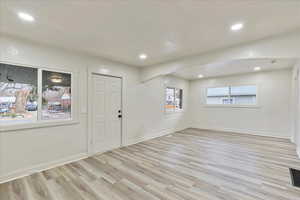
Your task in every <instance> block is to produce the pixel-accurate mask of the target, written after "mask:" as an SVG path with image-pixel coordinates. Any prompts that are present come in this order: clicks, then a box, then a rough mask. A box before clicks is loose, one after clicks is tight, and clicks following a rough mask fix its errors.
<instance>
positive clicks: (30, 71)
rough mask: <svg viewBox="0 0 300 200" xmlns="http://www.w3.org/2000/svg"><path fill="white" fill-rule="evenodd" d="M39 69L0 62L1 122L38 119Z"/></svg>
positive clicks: (10, 122)
mask: <svg viewBox="0 0 300 200" xmlns="http://www.w3.org/2000/svg"><path fill="white" fill-rule="evenodd" d="M37 99H38V95H37V69H34V68H29V67H20V66H15V65H7V64H1V63H0V124H5V125H8V124H12V123H16V122H21V123H24V122H34V121H36V120H37V109H38V104H37Z"/></svg>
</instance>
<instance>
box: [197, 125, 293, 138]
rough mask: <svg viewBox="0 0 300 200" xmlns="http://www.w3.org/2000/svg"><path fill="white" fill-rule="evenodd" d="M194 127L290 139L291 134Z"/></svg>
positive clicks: (204, 128)
mask: <svg viewBox="0 0 300 200" xmlns="http://www.w3.org/2000/svg"><path fill="white" fill-rule="evenodd" d="M192 128H197V129H203V130H212V131H222V132H232V133H241V134H249V135H257V136H266V137H275V138H281V139H289V140H290V136H289V135H287V136H283V135H284V134H277V135H274V133H273V132H268V131H256V130H247V129H234V128H220V127H208V126H192Z"/></svg>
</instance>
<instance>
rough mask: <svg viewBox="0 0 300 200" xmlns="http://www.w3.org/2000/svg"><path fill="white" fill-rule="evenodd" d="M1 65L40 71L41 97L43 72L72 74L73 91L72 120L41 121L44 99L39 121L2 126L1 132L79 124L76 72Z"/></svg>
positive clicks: (12, 63)
mask: <svg viewBox="0 0 300 200" xmlns="http://www.w3.org/2000/svg"><path fill="white" fill-rule="evenodd" d="M0 63H1V64H8V65H16V66H20V67H30V68H34V69H37V70H38V83H37V85H38V95H39V97H41V95H42V76H41V75H42V71H43V70H45V71H53V72H58V73H68V74H71V91H72V101H71V118H70V119H60V120H42V119H41V112H42V110H41V108H42V107H41V105H42V98H38V108H39V109H38V110H37V112H38V114H37V115H38V116H37V121H33V122H24V123H22V122H16V123H12V124H8V125H0V132H4V131H16V130H24V129H34V128H43V127H51V126H64V125H72V124H79V117H78V96H77V95H78V82H77V80H78V79H77V75H78V72H77V71H74V70H63V69H59V68H54V67H53V68H52V67H39V66H34V65H26V64H21V63H15V62H8V61H1V60H0Z"/></svg>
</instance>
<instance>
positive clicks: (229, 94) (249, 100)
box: [206, 85, 257, 105]
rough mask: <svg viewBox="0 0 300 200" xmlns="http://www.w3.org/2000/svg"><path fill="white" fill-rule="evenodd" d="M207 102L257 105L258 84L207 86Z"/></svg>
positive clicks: (212, 103)
mask: <svg viewBox="0 0 300 200" xmlns="http://www.w3.org/2000/svg"><path fill="white" fill-rule="evenodd" d="M206 104H211V105H226V104H229V105H256V104H257V86H255V85H248V86H228V87H218V88H207V93H206Z"/></svg>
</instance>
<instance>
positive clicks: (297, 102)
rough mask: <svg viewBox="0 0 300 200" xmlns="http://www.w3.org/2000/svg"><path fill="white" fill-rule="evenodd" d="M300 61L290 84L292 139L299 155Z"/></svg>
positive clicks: (294, 69)
mask: <svg viewBox="0 0 300 200" xmlns="http://www.w3.org/2000/svg"><path fill="white" fill-rule="evenodd" d="M299 71H300V62H298V63H297V64H296V65H295V67H294V68H293V84H292V97H293V99H292V112H291V115H292V116H293V121H292V129H293V135H292V141H293V142H294V143H295V144H296V145H297V153H298V156H299V157H300V132H299V131H300V115H299V112H300V78H299Z"/></svg>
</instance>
